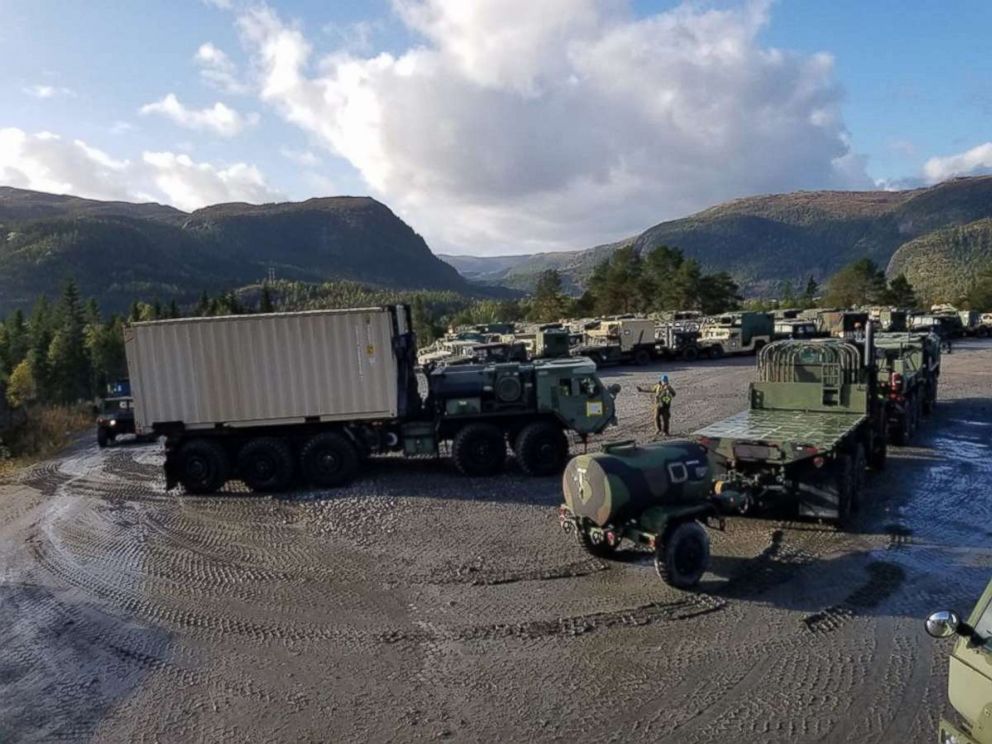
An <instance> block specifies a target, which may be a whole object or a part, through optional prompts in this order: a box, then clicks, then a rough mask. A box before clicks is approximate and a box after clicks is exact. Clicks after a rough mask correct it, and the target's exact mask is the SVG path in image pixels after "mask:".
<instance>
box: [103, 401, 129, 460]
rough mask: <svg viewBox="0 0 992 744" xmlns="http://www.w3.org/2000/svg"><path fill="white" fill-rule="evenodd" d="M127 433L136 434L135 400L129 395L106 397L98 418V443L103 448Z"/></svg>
mask: <svg viewBox="0 0 992 744" xmlns="http://www.w3.org/2000/svg"><path fill="white" fill-rule="evenodd" d="M125 434H134V400H133V399H132V398H130V397H128V396H125V397H120V398H105V399H104V400H103V403H102V405H101V406H100V413H99V415H98V416H97V419H96V442H97V444H98V445H99V446H100V448H101V449H102V448H103V447H106V446H108V445H110V444H113V443H114V441H115V440H116V439H117V437H119V436H123V435H125Z"/></svg>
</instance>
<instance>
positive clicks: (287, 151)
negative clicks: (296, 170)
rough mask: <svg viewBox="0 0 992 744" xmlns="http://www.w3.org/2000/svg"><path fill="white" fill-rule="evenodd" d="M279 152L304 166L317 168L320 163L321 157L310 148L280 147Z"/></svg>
mask: <svg viewBox="0 0 992 744" xmlns="http://www.w3.org/2000/svg"><path fill="white" fill-rule="evenodd" d="M279 154H281V155H282V156H283V157H284V158H286V159H287V160H291V161H293V162H294V163H296V164H297V165H299V166H302V167H304V168H316V167H317V166H318V165H320V158H319V157H317V156H316V155H315V154H314V153H312V152H310V151H309V150H294V149H292V148H289V147H280V148H279Z"/></svg>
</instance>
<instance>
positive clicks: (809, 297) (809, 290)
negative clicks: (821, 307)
mask: <svg viewBox="0 0 992 744" xmlns="http://www.w3.org/2000/svg"><path fill="white" fill-rule="evenodd" d="M819 291H820V285H819V284H817V282H816V279H814V278H813V275H812V274H810V275H809V279H807V280H806V289H804V290H803V297H802V304H803V307H804V308H810V307H813V305H815V304H816V296H817V294H818V293H819Z"/></svg>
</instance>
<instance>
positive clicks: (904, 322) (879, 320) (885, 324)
mask: <svg viewBox="0 0 992 744" xmlns="http://www.w3.org/2000/svg"><path fill="white" fill-rule="evenodd" d="M868 319H869V320H871V321H872V322H873V323H875V330H877V331H882V332H883V333H904V332H906V331H908V330H909V313H908V312H907V311H905V310H897V309H896V308H891V307H873V308H870V309H869V310H868Z"/></svg>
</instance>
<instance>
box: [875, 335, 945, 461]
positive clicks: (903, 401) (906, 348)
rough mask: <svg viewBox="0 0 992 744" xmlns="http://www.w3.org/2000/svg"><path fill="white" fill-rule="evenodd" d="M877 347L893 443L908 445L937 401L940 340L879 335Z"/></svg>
mask: <svg viewBox="0 0 992 744" xmlns="http://www.w3.org/2000/svg"><path fill="white" fill-rule="evenodd" d="M875 345H876V346H877V348H878V350H879V360H878V361H879V364H878V394H879V396H880V397H881V399H882V402H883V403H884V405H885V411H886V421H887V423H888V436H889V441H890V442H891V443H892V444H895V445H904V444H908V443H909V441H910V440H911V439H912V438H913V435H914V434H915V433H916V430H917V428H918V427H919V424H920V420H921V419H922V417H923V416H924V415H927V414H929V413H931V412H932V411H933V408H934V405H935V403H936V401H937V384H938V380H939V378H940V339H938V338H937V337H936V336H933V335H931V334H928V333H922V334H921V333H878V334H875Z"/></svg>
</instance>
